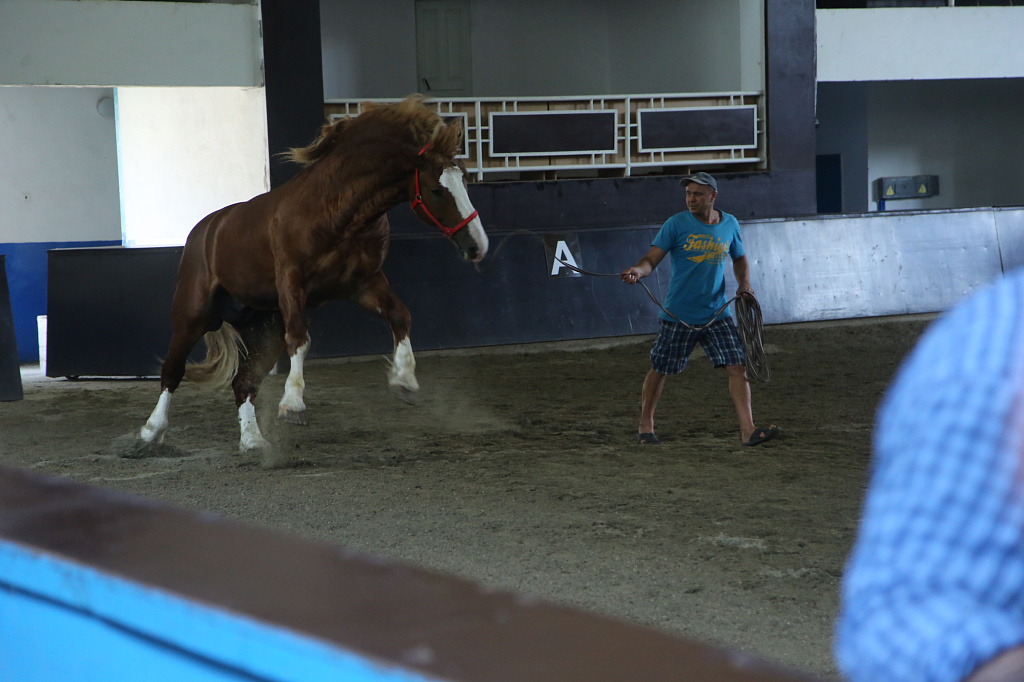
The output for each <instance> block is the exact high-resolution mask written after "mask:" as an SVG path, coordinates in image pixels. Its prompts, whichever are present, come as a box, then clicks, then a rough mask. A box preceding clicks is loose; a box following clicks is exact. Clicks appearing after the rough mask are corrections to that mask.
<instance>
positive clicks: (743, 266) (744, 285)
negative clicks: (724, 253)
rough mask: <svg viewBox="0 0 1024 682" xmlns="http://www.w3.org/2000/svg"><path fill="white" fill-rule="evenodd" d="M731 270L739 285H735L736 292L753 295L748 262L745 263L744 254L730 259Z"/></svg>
mask: <svg viewBox="0 0 1024 682" xmlns="http://www.w3.org/2000/svg"><path fill="white" fill-rule="evenodd" d="M732 272H733V274H734V275H736V283H737V284H738V285H739V286H737V287H736V293H737V294H750V295H751V296H753V295H754V290H753V289H751V288H750V264H749V263H747V257H746V256H740V257H739V258H733V259H732Z"/></svg>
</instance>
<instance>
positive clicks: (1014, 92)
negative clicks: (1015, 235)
mask: <svg viewBox="0 0 1024 682" xmlns="http://www.w3.org/2000/svg"><path fill="white" fill-rule="evenodd" d="M1022 102H1024V79H1020V78H1018V79H987V80H955V81H941V82H939V81H931V82H921V81H904V82H896V83H872V84H870V86H869V88H868V106H867V109H868V112H867V118H868V142H867V144H868V180H869V181H874V179H875V178H878V177H888V176H893V175H921V174H930V175H938V176H939V195H938V196H936V197H931V198H928V199H909V200H903V201H891V202H888V203H887V205H886V208H887V210H888V209H917V208H928V209H935V208H965V207H975V206H1020V205H1022V204H1024V172H1022V161H1021V160H1022V159H1024V134H1022V132H1021V103H1022ZM864 191H865V192H868V191H870V188H865V190H864ZM871 207H872V210H874V209H875V204H874V202H873V200H872V202H871Z"/></svg>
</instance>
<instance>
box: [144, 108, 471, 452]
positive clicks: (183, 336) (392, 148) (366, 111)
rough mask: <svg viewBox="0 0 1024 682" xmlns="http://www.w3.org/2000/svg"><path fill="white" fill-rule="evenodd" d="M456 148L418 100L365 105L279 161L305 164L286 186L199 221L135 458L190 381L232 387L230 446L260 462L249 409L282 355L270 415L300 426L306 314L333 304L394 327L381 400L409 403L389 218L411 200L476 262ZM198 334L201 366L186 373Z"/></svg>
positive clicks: (456, 130)
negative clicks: (389, 396)
mask: <svg viewBox="0 0 1024 682" xmlns="http://www.w3.org/2000/svg"><path fill="white" fill-rule="evenodd" d="M461 140H462V127H461V124H460V123H458V122H455V123H449V124H445V122H444V121H443V120H442V119H441V117H440V116H439V115H438V114H437V113H436V112H434V111H432V110H431V109H430V108H428V107H427V106H426V105H424V104H423V102H422V101H421V100H420V99H419V98H417V97H415V96H413V97H409V98H407V99H405V100H404V101H402V102H399V103H397V104H367V105H364V108H363V111H362V113H361V114H359V115H358V116H357V117H354V118H351V117H346V118H343V119H341V120H339V121H337V122H335V123H328V124H325V125H324V126H323V128H322V129H321V130H320V135H319V137H318V138H317V139H316V140H315V141H314V142H313V143H312V144H311V145H309V146H308V147H304V148H301V149H292V150H290V152H288V153H287V154H286V156H287V157H288V158H290V159H291V160H293V161H295V162H297V163H299V164H302V165H303V166H305V168H304V169H303V170H302V171H301V172H300V173H299V174H298V175H296V176H295V177H294V178H292V179H291V180H289V181H288V182H286V183H284V184H282V185H281V186H280V187H277V188H275V189H273V190H271V191H270V192H267V193H265V194H261V195H259V196H256V197H254V198H252V199H250V200H249V201H246V202H244V203H240V204H234V205H231V206H227V207H225V208H222V209H220V210H218V211H215V212H213V213H211V214H210V215H208V216H206V217H205V218H203V219H202V220H201V221H199V224H197V225H196V226H195V227H194V228H192V231H191V232H190V233H189V236H188V239H187V240H186V242H185V249H184V252H183V253H182V256H181V263H180V265H179V266H178V279H177V286H176V289H175V292H174V300H173V303H172V310H171V316H172V323H173V333H172V336H171V341H170V346H169V348H168V351H167V357H166V359H165V360H164V363H163V369H162V371H161V373H160V390H161V393H160V399H159V401H158V402H157V405H156V408H155V409H154V410H153V413H152V415H150V417H149V420H148V421H147V422H146V424H145V426H143V427H142V429H141V431H140V432H139V438H140V439H141V441H142V446H146V445H149V444H153V443H159V442H160V441H162V439H163V435H164V433H165V432H166V430H167V427H168V409H169V407H170V399H171V394H172V393H174V390H175V389H176V388H177V387H178V384H179V383H180V382H181V379H182V377H183V376H187V377H188V378H189V379H191V380H193V381H196V382H198V383H207V384H220V385H224V384H227V383H228V382H229V381H230V382H231V384H232V388H233V389H234V394H235V403H236V405H237V407H238V419H239V423H240V426H241V441H240V443H239V448H240V449H241V450H242V451H243V452H245V451H249V450H264V451H265V452H269V451H270V444H269V443H268V442H267V441H266V440H265V439H264V437H263V435H262V433H261V432H260V429H259V426H258V425H257V423H256V412H255V409H254V407H253V403H254V400H255V398H256V393H257V391H258V390H259V386H260V383H261V382H262V380H263V377H264V376H266V375H267V374H268V372H269V371H270V370H271V369H272V368H273V366H274V364H275V362H276V360H277V358H278V357H279V356H280V354H281V352H282V350H287V352H288V356H289V358H290V359H291V370H290V372H289V374H288V379H287V382H286V384H285V391H284V397H282V398H281V402H280V404H279V407H278V416H279V417H280V418H281V419H283V420H285V421H288V422H291V423H297V424H305V423H306V407H305V404H304V403H303V399H302V394H303V389H304V387H305V381H304V379H303V376H302V363H303V358H304V357H305V355H306V352H307V351H308V350H309V330H308V326H307V320H306V310H307V309H308V308H312V307H313V306H316V305H318V304H320V303H323V302H325V301H330V300H336V299H346V298H347V299H350V300H352V301H355V302H356V303H358V304H359V305H361V306H363V307H364V308H367V309H368V310H370V311H372V312H374V313H376V314H378V315H380V316H381V317H383V318H384V319H385V320H386V321H387V323H388V324H389V325H390V326H391V332H392V334H393V335H394V341H395V354H394V360H393V362H392V366H391V369H390V371H389V376H388V384H389V388H390V389H391V390H392V392H393V393H396V394H397V395H398V396H399V397H402V398H405V399H407V400H409V401H410V402H411V398H412V397H413V396H414V395H415V392H416V391H417V390H418V388H419V385H418V384H417V381H416V376H415V368H416V361H415V359H414V357H413V353H412V346H411V344H410V342H409V327H410V317H409V311H408V309H407V308H406V307H405V305H404V304H403V303H402V302H401V301H400V300H399V299H398V297H397V296H395V293H394V291H392V289H391V286H390V285H389V284H388V281H387V278H386V277H385V276H384V273H383V272H381V266H382V264H383V263H384V259H385V257H386V256H387V251H388V244H389V241H390V229H389V225H388V218H387V215H386V212H387V211H388V210H389V209H391V208H392V207H394V206H396V205H397V204H399V203H400V202H402V201H403V200H408V201H409V202H410V204H411V206H412V208H413V210H414V211H415V212H416V214H417V215H418V216H419V217H420V219H421V220H423V221H424V222H426V223H428V224H431V225H434V226H436V227H438V228H440V230H441V231H442V232H444V233H445V234H446V235H447V236H448V237H449V238H450V239H451V240H452V241H454V242H455V244H456V245H458V247H459V248H460V249H461V251H462V254H463V257H464V258H466V259H467V260H470V261H473V262H479V261H480V260H482V259H483V258H484V256H485V255H486V254H487V235H486V234H485V233H484V230H483V226H482V225H481V223H480V219H479V218H478V217H477V212H476V211H475V210H474V209H473V205H472V204H471V203H470V200H469V195H468V193H467V191H466V177H465V173H464V168H463V167H462V166H461V164H459V163H457V160H456V158H455V157H456V153H457V152H458V149H459V146H460V144H461ZM204 334H205V335H206V336H205V340H206V345H207V357H206V360H205V361H204V362H203V363H200V364H196V365H188V366H187V367H186V358H187V357H188V355H189V353H190V352H191V350H192V347H193V346H194V345H195V344H196V342H197V341H199V339H200V337H203V335H204Z"/></svg>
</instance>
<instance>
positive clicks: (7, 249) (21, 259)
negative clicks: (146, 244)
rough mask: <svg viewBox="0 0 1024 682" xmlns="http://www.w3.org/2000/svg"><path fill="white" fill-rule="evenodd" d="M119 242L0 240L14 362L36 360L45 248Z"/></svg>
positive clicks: (43, 299)
mask: <svg viewBox="0 0 1024 682" xmlns="http://www.w3.org/2000/svg"><path fill="white" fill-rule="evenodd" d="M120 244H121V242H120V241H110V240H105V241H89V242H28V243H6V244H3V243H0V254H3V255H5V256H7V283H8V286H9V287H10V290H11V312H12V314H13V316H14V334H15V336H17V338H18V362H20V363H21V364H26V363H34V362H39V330H38V327H37V324H36V318H37V317H38V316H39V315H45V314H46V269H47V257H46V252H47V251H48V250H49V249H66V248H88V247H92V246H120Z"/></svg>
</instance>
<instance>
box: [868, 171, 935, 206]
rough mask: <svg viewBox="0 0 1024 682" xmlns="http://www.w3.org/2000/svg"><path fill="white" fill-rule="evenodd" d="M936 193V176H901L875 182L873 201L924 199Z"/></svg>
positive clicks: (879, 179)
mask: <svg viewBox="0 0 1024 682" xmlns="http://www.w3.org/2000/svg"><path fill="white" fill-rule="evenodd" d="M938 193H939V176H938V175H901V176H897V177H891V178H878V179H876V180H875V201H889V200H890V199H925V198H927V197H933V196H935V195H937V194H938Z"/></svg>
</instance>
